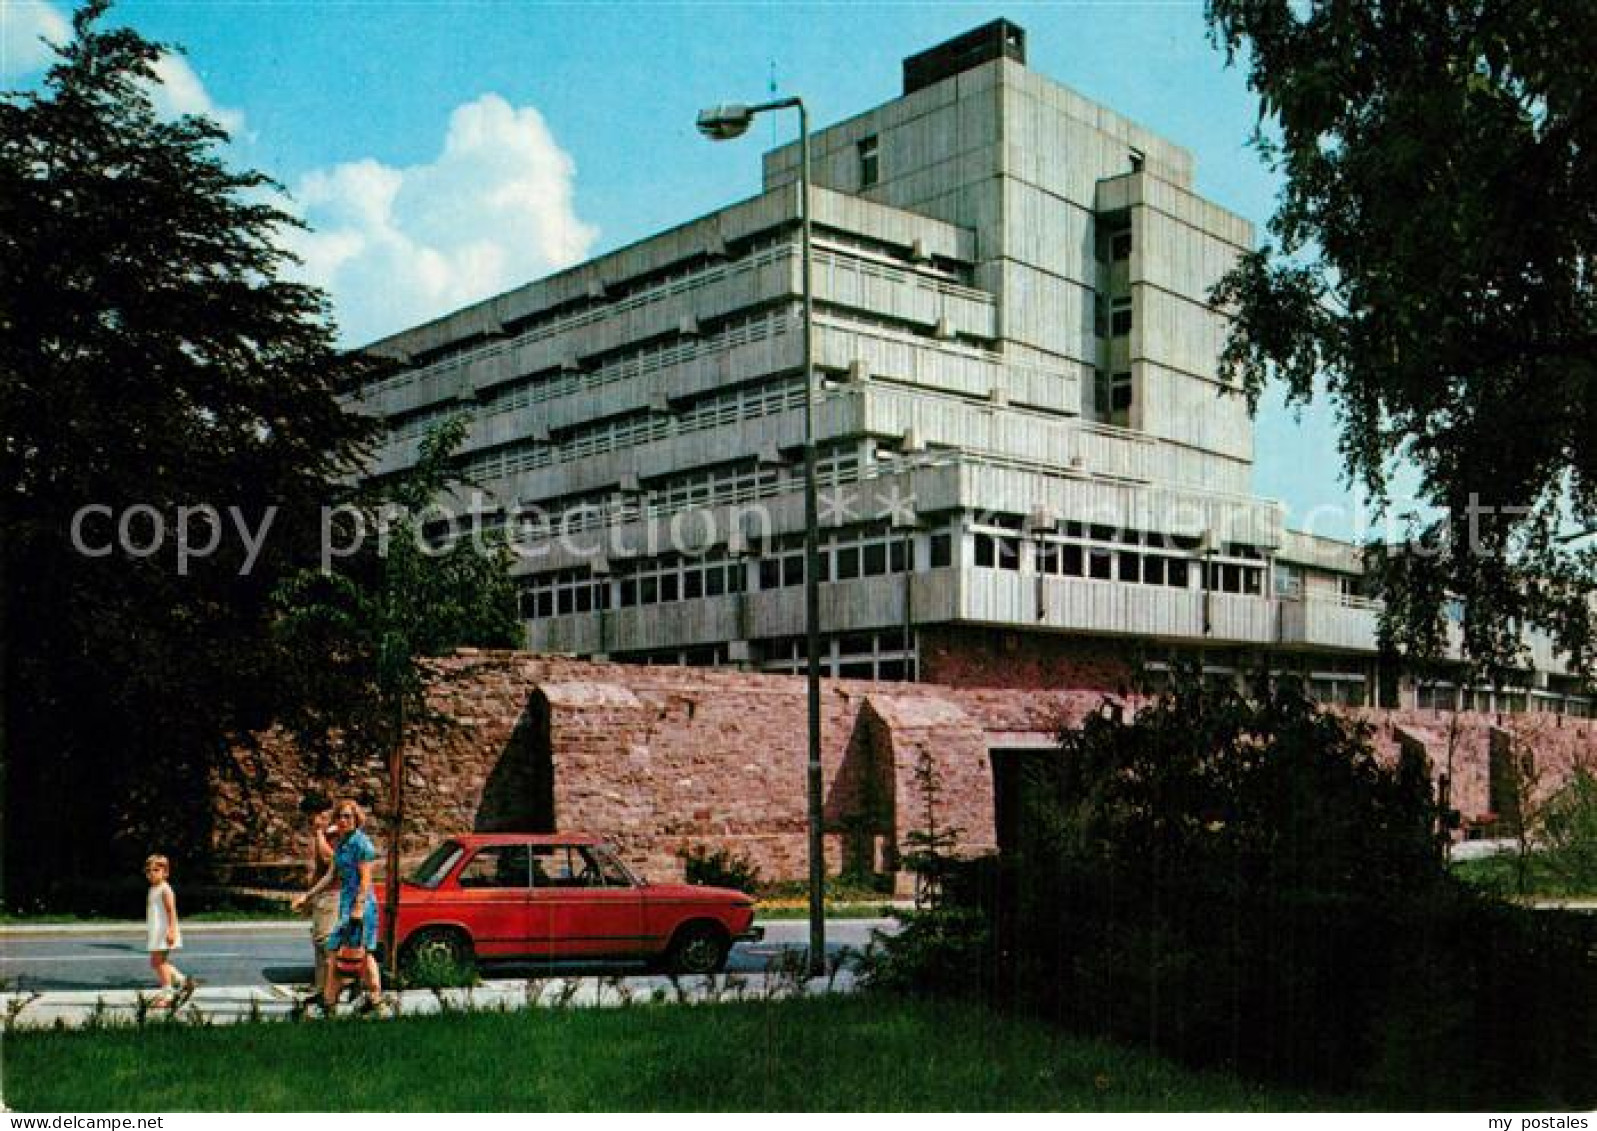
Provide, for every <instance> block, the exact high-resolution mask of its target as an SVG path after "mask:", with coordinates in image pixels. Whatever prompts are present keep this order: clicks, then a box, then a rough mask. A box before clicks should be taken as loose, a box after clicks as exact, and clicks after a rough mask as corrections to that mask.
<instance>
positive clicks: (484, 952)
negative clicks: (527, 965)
mask: <svg viewBox="0 0 1597 1131" xmlns="http://www.w3.org/2000/svg"><path fill="white" fill-rule="evenodd" d="M455 886H456V888H457V889H458V891H457V893H456V895H455V898H454V899H453V900H451V902H454V903H456V904H457V905H458V908H459V918H460V921H461V922H462V924H463V925H465V927H466V928H467V929H468V930H469V931H470V932H471V936H472V943H473V945H474V946H475V947H476V950H477V954H478V955H479V956H480V957H483V958H509V957H512V956H515V955H520V954H525V953H527V943H526V939H527V936H528V933H529V928H528V922H527V913H528V910H529V900H530V897H531V895H532V869H531V859H530V857H529V855H528V852H527V846H526V845H525V844H485V845H482V846H480V847H479V848H478V849H477V850H476V851H475V852H474V853H473V854H472V856H471V858H470V859H468V860H467V861H466V862H465V863H464V864H463V865H461V868H460V872H459V873H458V875H457V876H456V878H455Z"/></svg>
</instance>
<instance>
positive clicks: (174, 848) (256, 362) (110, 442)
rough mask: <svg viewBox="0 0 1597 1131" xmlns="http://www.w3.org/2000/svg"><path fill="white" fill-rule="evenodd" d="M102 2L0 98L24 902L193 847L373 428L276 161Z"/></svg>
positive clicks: (4, 415)
mask: <svg viewBox="0 0 1597 1131" xmlns="http://www.w3.org/2000/svg"><path fill="white" fill-rule="evenodd" d="M108 6H109V5H108V0H91V2H89V3H86V4H84V5H83V6H82V8H81V9H80V10H79V11H78V13H77V15H76V17H75V18H74V20H73V37H72V39H71V41H70V42H69V43H67V44H65V45H64V46H62V47H60V48H58V49H57V54H58V61H57V62H56V63H55V65H54V66H53V67H52V68H51V69H50V70H49V72H48V74H47V76H46V78H45V80H44V83H43V86H42V88H41V90H40V91H39V92H38V93H22V94H17V93H11V94H5V95H3V96H0V420H3V422H4V423H3V447H0V517H3V529H4V551H3V554H0V562H3V565H0V568H3V571H4V572H3V576H0V582H3V585H0V588H3V591H4V606H3V607H4V625H3V632H0V680H3V683H4V720H5V726H4V733H3V735H0V740H3V743H4V755H5V760H6V764H7V766H8V780H7V782H6V805H5V809H6V813H5V816H6V859H5V872H6V878H7V885H8V887H7V898H8V899H9V900H11V901H12V902H16V901H18V900H21V899H23V898H28V897H33V896H37V895H39V894H42V893H45V892H46V891H47V889H49V888H51V887H52V886H54V885H57V884H58V882H60V881H71V880H73V879H86V878H95V879H103V878H104V877H105V876H106V875H108V874H110V875H117V874H119V873H120V872H121V871H122V870H124V869H125V865H126V861H127V860H129V859H131V858H136V857H138V856H140V855H142V854H143V853H145V852H148V851H151V850H154V849H156V848H160V849H161V850H163V851H166V852H167V853H168V854H170V855H173V856H174V857H176V858H177V859H178V861H179V865H180V867H182V866H183V865H184V864H186V863H191V862H194V861H197V860H198V859H199V858H200V856H201V853H202V850H203V834H204V828H203V819H204V816H205V813H206V812H207V811H208V806H207V805H206V804H205V802H206V801H207V800H208V798H207V797H206V792H205V790H204V788H203V785H204V780H205V775H206V773H207V771H208V769H209V768H210V767H211V766H212V765H213V764H214V762H215V760H216V758H217V757H218V755H219V754H220V752H221V751H222V750H223V749H225V743H226V740H227V736H228V735H229V734H230V733H232V732H235V731H237V730H240V729H243V728H246V727H253V726H258V725H261V724H262V723H264V722H265V721H266V720H267V719H268V718H270V716H271V715H272V714H273V712H274V709H275V699H276V694H277V692H278V690H279V689H280V687H281V681H280V679H279V678H278V677H279V675H280V670H279V669H278V667H277V665H276V660H275V657H276V655H277V653H276V651H275V649H274V647H273V646H272V643H271V639H270V633H269V631H268V628H269V621H270V614H271V606H270V601H269V596H270V594H271V592H272V590H273V589H274V588H275V586H276V585H277V584H278V582H279V581H280V580H281V579H282V578H283V577H284V576H286V575H287V574H288V573H289V572H291V571H292V570H294V569H297V568H298V567H299V566H300V565H302V564H304V563H306V562H309V561H314V560H315V550H316V544H317V541H318V537H319V515H320V510H321V507H322V504H323V503H324V502H325V501H327V500H328V499H329V498H330V496H331V491H332V488H331V486H330V485H331V484H333V483H334V482H336V481H338V480H339V479H341V478H343V477H346V476H347V475H348V474H350V473H351V472H352V471H353V470H354V468H355V467H356V465H357V461H358V458H359V456H360V454H361V450H362V447H361V441H362V439H363V437H364V436H365V435H366V434H367V430H368V427H369V426H368V425H366V424H364V423H363V422H362V421H361V420H360V418H358V417H356V416H354V415H351V414H347V413H345V412H344V411H343V410H342V408H341V407H340V405H339V403H338V401H337V399H336V396H335V391H336V389H337V388H338V387H339V384H340V382H342V381H346V380H349V379H351V377H352V375H353V373H354V372H355V371H356V370H357V369H358V367H359V366H360V365H361V362H360V361H359V360H358V359H357V358H355V357H351V356H344V355H341V354H340V353H339V352H338V351H337V350H336V348H335V342H334V330H333V327H332V325H331V322H330V319H329V316H328V309H327V304H326V301H325V299H324V297H323V296H322V294H321V293H320V292H318V291H316V290H315V289H313V288H310V287H306V286H301V285H298V284H294V283H290V282H286V281H284V280H283V279H281V278H279V274H280V272H281V271H282V269H283V268H284V266H285V265H286V263H287V262H288V261H289V257H288V255H287V254H286V253H285V252H284V251H283V250H282V249H281V246H280V243H279V242H278V235H279V233H280V231H281V230H282V229H283V228H284V227H285V226H289V225H292V224H294V223H295V221H293V220H292V219H291V218H290V217H289V216H288V215H287V214H285V213H284V212H282V211H281V210H279V209H278V208H276V207H275V206H273V205H272V204H270V203H268V202H267V201H268V200H269V194H270V192H271V190H273V189H274V188H275V186H273V185H272V183H271V182H270V181H269V180H268V179H267V178H266V177H264V176H263V175H261V174H259V173H256V172H249V171H236V170H233V169H230V168H229V167H227V165H226V164H224V162H223V160H222V158H221V156H220V155H219V153H218V150H219V147H220V145H221V143H223V142H224V141H225V140H226V134H225V133H224V132H223V131H222V130H221V129H220V128H219V127H217V126H216V125H215V124H214V123H212V122H210V121H208V120H205V119H203V118H198V117H192V116H185V117H181V118H178V119H176V120H173V121H167V120H162V119H161V118H160V117H159V116H158V115H157V113H156V111H155V108H154V106H153V104H152V101H151V98H150V93H149V91H150V89H151V87H152V84H154V83H155V82H157V81H158V80H157V79H156V77H155V71H154V64H155V63H156V61H157V60H158V59H159V57H160V55H161V54H162V52H163V51H164V50H166V48H164V47H162V46H158V45H156V44H153V43H151V42H149V41H147V40H145V39H143V38H142V37H140V36H139V35H138V34H136V33H135V32H133V31H131V30H127V29H121V28H106V27H104V26H103V22H104V16H105V13H106V9H107V7H108ZM90 506H92V507H98V508H102V509H99V510H93V511H86V510H84V509H83V508H85V507H90ZM206 508H209V509H206ZM119 543H120V544H119ZM130 809H131V810H133V811H135V812H136V813H137V814H138V817H139V822H138V824H137V827H134V826H130V825H127V824H126V823H125V819H124V818H125V816H126V814H127V812H128V811H129V810H130ZM108 845H110V849H108V848H107V846H108ZM185 874H190V875H192V873H191V872H190V873H185Z"/></svg>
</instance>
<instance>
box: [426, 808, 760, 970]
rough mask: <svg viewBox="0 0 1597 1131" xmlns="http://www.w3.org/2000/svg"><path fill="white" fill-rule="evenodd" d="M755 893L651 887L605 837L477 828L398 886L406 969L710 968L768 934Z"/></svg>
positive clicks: (716, 967)
mask: <svg viewBox="0 0 1597 1131" xmlns="http://www.w3.org/2000/svg"><path fill="white" fill-rule="evenodd" d="M753 923H754V899H753V897H752V896H748V895H745V894H744V893H743V892H740V891H731V890H729V889H727V888H712V887H694V886H692V885H689V884H651V883H649V882H648V881H647V880H643V879H640V878H638V877H636V876H634V875H633V874H632V873H631V872H630V871H628V870H627V867H626V865H624V864H622V863H621V861H620V860H619V859H617V858H616V854H615V852H614V850H612V849H611V848H610V846H609V845H607V844H605V843H604V842H603V841H602V840H600V839H599V838H598V837H592V836H583V835H579V834H552V835H530V834H521V833H477V834H470V835H464V836H457V837H452V838H450V839H449V840H446V841H444V843H443V844H441V845H439V846H438V847H437V848H436V849H434V850H433V852H432V854H431V855H430V856H428V857H427V859H426V860H425V861H424V862H423V863H422V865H421V867H419V868H417V869H416V872H415V874H414V875H413V876H412V877H411V879H409V880H407V881H405V883H404V885H403V886H402V887H401V888H400V893H399V929H398V931H397V932H396V935H395V939H396V942H397V944H398V947H399V956H400V962H401V964H402V965H408V966H412V967H413V966H414V965H415V963H416V962H417V960H418V959H421V958H423V956H426V955H435V956H437V957H438V958H440V959H447V960H449V961H451V962H453V963H456V964H460V965H469V964H470V963H471V962H473V961H474V960H475V959H479V958H481V959H510V958H516V959H551V960H555V959H558V960H573V959H575V960H584V959H586V960H591V961H595V962H599V961H606V960H612V959H630V960H640V959H641V960H643V961H645V962H648V963H649V964H650V965H652V966H657V967H660V968H663V969H666V970H670V971H672V972H674V973H679V974H711V973H714V972H716V971H718V970H720V969H721V968H722V967H723V966H724V965H725V964H726V957H727V953H728V952H729V951H730V950H731V949H732V943H733V942H734V941H737V940H742V939H759V938H761V937H763V935H764V930H763V928H759V927H755V926H754V925H753Z"/></svg>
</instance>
